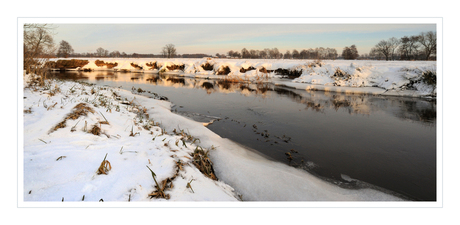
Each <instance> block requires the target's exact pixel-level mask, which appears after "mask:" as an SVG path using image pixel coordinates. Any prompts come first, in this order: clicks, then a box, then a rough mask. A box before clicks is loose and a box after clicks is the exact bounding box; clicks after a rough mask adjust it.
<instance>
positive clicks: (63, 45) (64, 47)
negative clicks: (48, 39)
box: [57, 40, 74, 58]
mask: <svg viewBox="0 0 460 225" xmlns="http://www.w3.org/2000/svg"><path fill="white" fill-rule="evenodd" d="M72 53H74V50H73V48H72V46H71V45H70V44H69V42H67V41H64V40H62V41H61V42H60V43H59V49H58V52H57V55H58V57H64V58H67V57H69V55H70V54H72Z"/></svg>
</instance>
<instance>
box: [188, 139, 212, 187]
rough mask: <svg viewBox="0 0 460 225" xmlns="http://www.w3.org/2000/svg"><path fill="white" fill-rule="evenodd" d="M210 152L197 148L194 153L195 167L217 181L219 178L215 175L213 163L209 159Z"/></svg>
mask: <svg viewBox="0 0 460 225" xmlns="http://www.w3.org/2000/svg"><path fill="white" fill-rule="evenodd" d="M208 153H209V151H205V150H203V148H201V147H199V146H198V147H196V149H195V151H194V152H193V153H192V157H193V165H195V166H196V168H198V170H200V171H201V173H203V174H204V175H205V176H207V177H209V178H211V179H213V180H217V177H216V175H215V173H214V169H213V167H212V162H211V160H210V159H209V157H208Z"/></svg>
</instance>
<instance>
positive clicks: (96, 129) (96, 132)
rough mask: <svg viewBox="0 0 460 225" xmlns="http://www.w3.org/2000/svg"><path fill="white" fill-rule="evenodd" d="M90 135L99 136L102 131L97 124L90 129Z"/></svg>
mask: <svg viewBox="0 0 460 225" xmlns="http://www.w3.org/2000/svg"><path fill="white" fill-rule="evenodd" d="M89 132H90V133H92V134H94V135H98V136H99V135H100V134H101V132H102V130H101V128H100V127H99V126H98V125H97V124H94V125H93V126H92V127H91V130H89Z"/></svg>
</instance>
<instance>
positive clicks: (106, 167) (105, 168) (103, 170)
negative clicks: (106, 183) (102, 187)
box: [97, 153, 112, 175]
mask: <svg viewBox="0 0 460 225" xmlns="http://www.w3.org/2000/svg"><path fill="white" fill-rule="evenodd" d="M107 154H108V153H106V154H105V157H104V160H102V162H101V165H100V166H99V168H98V169H97V175H101V174H105V175H107V173H108V172H109V171H110V170H111V169H112V165H110V162H109V161H107V160H106V159H107Z"/></svg>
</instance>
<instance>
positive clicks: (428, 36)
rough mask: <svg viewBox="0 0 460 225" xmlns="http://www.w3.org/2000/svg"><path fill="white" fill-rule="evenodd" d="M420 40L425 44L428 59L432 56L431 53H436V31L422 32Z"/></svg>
mask: <svg viewBox="0 0 460 225" xmlns="http://www.w3.org/2000/svg"><path fill="white" fill-rule="evenodd" d="M419 42H420V44H421V45H422V46H423V52H424V53H425V57H426V58H425V59H426V60H428V59H429V58H430V56H431V54H436V32H433V31H429V32H426V33H425V32H422V33H421V34H420V35H419Z"/></svg>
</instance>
